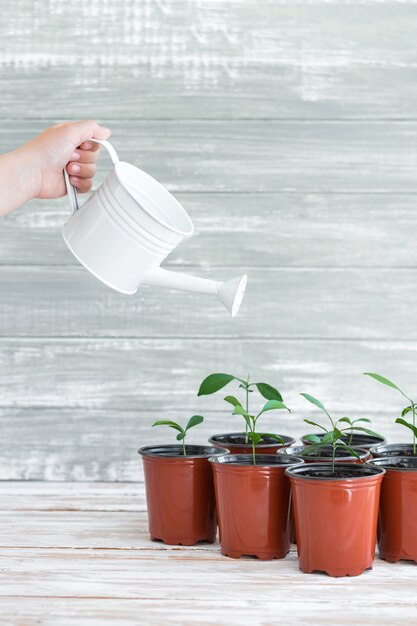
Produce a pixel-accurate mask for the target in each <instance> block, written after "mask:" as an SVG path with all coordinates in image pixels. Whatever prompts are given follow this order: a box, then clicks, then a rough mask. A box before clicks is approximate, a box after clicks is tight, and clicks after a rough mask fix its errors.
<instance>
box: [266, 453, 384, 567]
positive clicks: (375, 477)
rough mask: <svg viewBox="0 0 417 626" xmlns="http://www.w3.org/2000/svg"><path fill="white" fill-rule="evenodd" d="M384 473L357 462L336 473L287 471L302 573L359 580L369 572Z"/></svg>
mask: <svg viewBox="0 0 417 626" xmlns="http://www.w3.org/2000/svg"><path fill="white" fill-rule="evenodd" d="M277 456H278V455H277ZM280 456H281V455H280ZM384 473H385V470H383V469H382V468H380V467H376V466H374V465H358V464H355V463H338V464H336V468H335V472H334V474H333V473H332V464H331V463H320V464H318V463H311V464H310V463H309V464H305V465H301V466H299V467H293V468H289V469H287V470H286V474H287V476H288V477H289V478H290V481H291V491H292V497H293V508H294V521H295V532H296V537H297V550H298V559H299V565H300V569H301V570H302V571H303V572H305V573H312V572H314V571H319V572H325V573H326V574H328V575H329V576H334V577H337V576H358V575H359V574H362V572H363V571H364V570H366V569H369V568H371V567H372V565H373V561H374V556H375V543H376V528H377V519H378V505H379V496H380V488H381V481H382V477H383V475H384Z"/></svg>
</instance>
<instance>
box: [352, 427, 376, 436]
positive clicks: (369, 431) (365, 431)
mask: <svg viewBox="0 0 417 626" xmlns="http://www.w3.org/2000/svg"><path fill="white" fill-rule="evenodd" d="M353 430H354V431H355V432H356V431H357V430H359V431H360V432H361V433H366V434H367V435H372V437H380V436H381V435H380V434H379V433H376V432H375V431H374V430H371V429H370V428H363V426H354V427H353Z"/></svg>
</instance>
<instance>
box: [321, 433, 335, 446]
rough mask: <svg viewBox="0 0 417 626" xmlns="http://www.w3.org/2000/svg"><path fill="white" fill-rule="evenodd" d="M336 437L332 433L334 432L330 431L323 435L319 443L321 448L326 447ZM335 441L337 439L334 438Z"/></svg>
mask: <svg viewBox="0 0 417 626" xmlns="http://www.w3.org/2000/svg"><path fill="white" fill-rule="evenodd" d="M335 437H336V435H335V433H334V431H331V432H329V433H326V434H325V435H323V437H322V438H321V440H320V442H321V444H322V445H323V446H326V445H327V444H329V443H332V442H333V441H334V439H335ZM336 439H337V437H336Z"/></svg>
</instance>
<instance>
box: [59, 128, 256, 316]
mask: <svg viewBox="0 0 417 626" xmlns="http://www.w3.org/2000/svg"><path fill="white" fill-rule="evenodd" d="M91 141H94V142H96V143H99V144H101V145H102V146H104V147H105V148H106V149H107V150H108V152H109V155H110V157H111V160H112V161H113V165H114V168H113V170H112V171H111V172H110V174H109V175H108V176H107V178H106V179H105V181H104V182H103V183H102V184H101V185H100V186H99V187H98V188H97V190H96V191H95V192H94V193H93V194H92V195H91V196H90V197H89V198H88V200H86V202H84V204H83V205H82V206H81V207H79V205H78V198H77V192H76V190H75V187H73V186H72V185H71V184H70V182H69V178H68V174H67V172H66V170H64V176H65V184H66V187H67V192H68V197H69V202H70V207H71V210H72V216H71V217H70V219H69V220H68V222H67V223H66V224H65V225H64V226H63V228H62V235H63V237H64V240H65V243H66V244H67V246H68V248H69V249H70V250H71V252H72V253H73V255H74V256H75V257H76V258H77V259H78V261H80V263H82V265H84V267H85V268H86V269H88V270H89V271H90V272H91V273H92V274H93V275H94V276H95V277H96V278H98V279H99V280H101V281H102V282H103V283H105V284H106V285H108V286H109V287H112V288H113V289H115V290H116V291H120V292H121V293H125V294H133V293H135V292H136V290H137V288H138V287H139V286H140V285H152V286H157V287H168V288H169V289H182V290H183V291H196V292H201V293H208V294H213V295H216V296H217V297H218V298H219V300H220V301H221V302H222V303H223V304H224V306H225V307H226V309H227V310H228V311H229V312H230V314H231V316H232V317H234V316H235V315H236V313H237V312H238V310H239V307H240V304H241V302H242V298H243V295H244V293H245V288H246V281H247V277H246V275H243V276H240V277H239V278H233V279H231V280H228V281H226V282H217V281H215V280H208V279H205V278H197V277H196V276H189V275H187V274H180V273H177V272H172V271H168V270H165V269H162V268H161V267H160V264H161V262H162V261H163V260H164V259H165V258H166V257H167V256H168V254H169V253H170V252H172V250H174V248H176V246H177V245H178V244H179V243H180V242H181V241H182V240H183V239H184V238H186V237H190V236H191V235H192V234H193V230H194V228H193V224H192V222H191V220H190V218H189V216H188V215H187V213H186V211H185V210H184V208H183V207H182V206H181V204H180V203H179V202H178V201H177V200H176V199H175V198H174V197H173V196H172V195H171V194H170V193H169V192H168V191H167V190H166V189H165V187H163V186H162V185H161V184H160V183H158V181H156V180H155V179H154V178H152V176H149V174H146V173H145V172H143V171H142V170H140V169H139V168H138V167H135V166H134V165H131V164H130V163H125V162H123V161H119V158H118V156H117V154H116V151H115V149H114V148H113V146H112V145H111V144H110V143H109V142H108V141H104V140H98V139H92V140H91Z"/></svg>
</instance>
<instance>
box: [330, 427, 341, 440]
mask: <svg viewBox="0 0 417 626" xmlns="http://www.w3.org/2000/svg"><path fill="white" fill-rule="evenodd" d="M331 434H332V435H333V438H334V439H341V438H342V437H343V433H342V431H341V430H339V428H335V429H334V430H333V431H331Z"/></svg>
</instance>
